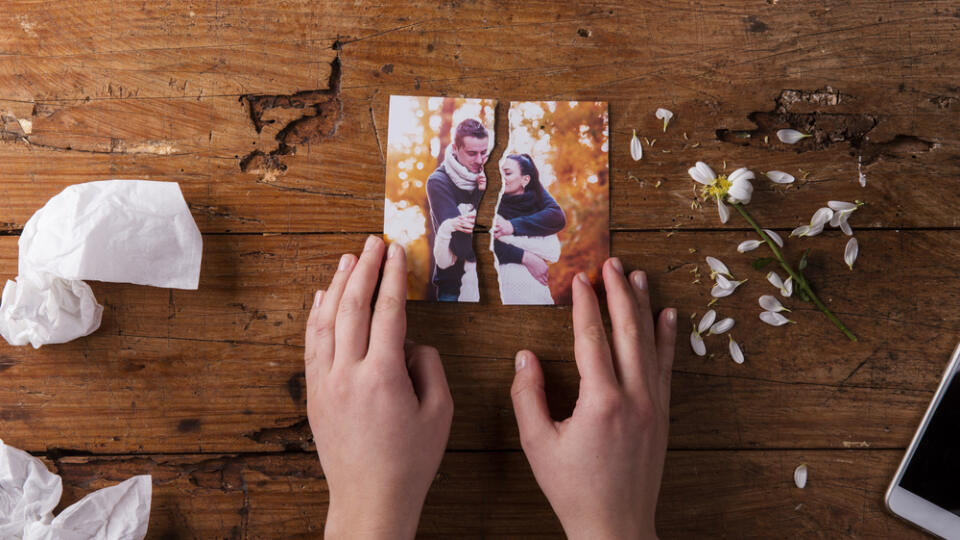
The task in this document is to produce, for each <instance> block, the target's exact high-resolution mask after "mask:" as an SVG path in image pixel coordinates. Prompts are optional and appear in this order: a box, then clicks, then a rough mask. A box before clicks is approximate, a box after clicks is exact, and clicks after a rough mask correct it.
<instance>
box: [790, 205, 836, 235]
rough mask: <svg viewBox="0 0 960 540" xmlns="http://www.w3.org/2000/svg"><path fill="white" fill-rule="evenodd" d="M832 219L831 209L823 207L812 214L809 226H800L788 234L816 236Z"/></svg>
mask: <svg viewBox="0 0 960 540" xmlns="http://www.w3.org/2000/svg"><path fill="white" fill-rule="evenodd" d="M831 219H833V209H831V208H828V207H826V206H825V207H823V208H820V209H818V210H817V211H816V212H814V213H813V217H811V218H810V224H809V225H801V226H799V227H797V228H796V229H794V230H793V232H791V233H790V236H816V235H818V234H820V233H822V232H823V228H824V227H825V226H826V225H827V223H830V220H831Z"/></svg>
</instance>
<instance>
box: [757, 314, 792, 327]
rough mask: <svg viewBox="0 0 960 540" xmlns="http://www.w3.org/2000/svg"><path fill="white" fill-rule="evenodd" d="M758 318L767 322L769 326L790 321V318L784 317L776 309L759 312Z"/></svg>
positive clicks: (780, 324)
mask: <svg viewBox="0 0 960 540" xmlns="http://www.w3.org/2000/svg"><path fill="white" fill-rule="evenodd" d="M760 320H761V321H763V322H765V323H767V324H769V325H770V326H783V325H785V324H787V323H788V322H790V319H788V318H786V317H784V316H783V315H781V314H779V313H777V312H776V311H764V312H763V313H761V314H760Z"/></svg>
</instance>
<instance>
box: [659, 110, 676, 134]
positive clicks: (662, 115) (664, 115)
mask: <svg viewBox="0 0 960 540" xmlns="http://www.w3.org/2000/svg"><path fill="white" fill-rule="evenodd" d="M657 118H659V119H661V120H663V130H664V131H666V130H667V124H669V123H670V119H671V118H673V113H672V112H670V111H668V110H667V109H663V108H660V109H657Z"/></svg>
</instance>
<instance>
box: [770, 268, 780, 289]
mask: <svg viewBox="0 0 960 540" xmlns="http://www.w3.org/2000/svg"><path fill="white" fill-rule="evenodd" d="M767 281H769V282H770V284H771V285H773V286H774V287H776V288H778V289H782V288H783V280H782V279H780V276H779V275H777V273H776V272H769V273H768V274H767Z"/></svg>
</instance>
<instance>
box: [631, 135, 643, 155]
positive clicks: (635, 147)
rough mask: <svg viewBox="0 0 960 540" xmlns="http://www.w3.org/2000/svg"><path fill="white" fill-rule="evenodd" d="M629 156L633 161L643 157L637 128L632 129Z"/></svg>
mask: <svg viewBox="0 0 960 540" xmlns="http://www.w3.org/2000/svg"><path fill="white" fill-rule="evenodd" d="M630 157H632V158H633V160H634V161H640V159H641V158H642V157H643V145H641V144H640V137H637V130H633V138H632V139H630Z"/></svg>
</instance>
